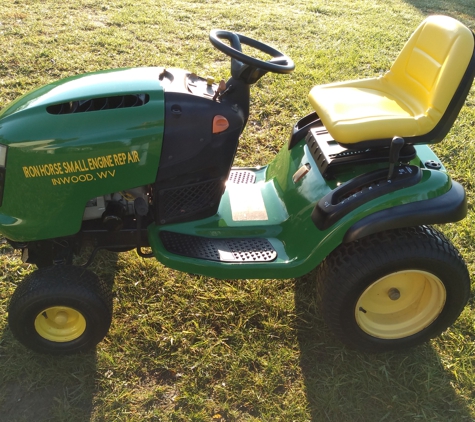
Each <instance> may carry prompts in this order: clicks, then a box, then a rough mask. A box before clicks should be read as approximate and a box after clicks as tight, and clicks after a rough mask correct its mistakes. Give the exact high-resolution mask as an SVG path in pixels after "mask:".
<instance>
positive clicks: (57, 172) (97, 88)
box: [0, 68, 164, 241]
mask: <svg viewBox="0 0 475 422" xmlns="http://www.w3.org/2000/svg"><path fill="white" fill-rule="evenodd" d="M162 70H163V69H162V68H134V69H119V70H112V71H103V72H97V73H90V74H85V75H80V76H76V77H71V78H67V79H63V80H61V81H57V82H55V83H52V84H49V85H46V86H43V87H41V88H38V89H36V90H34V91H32V92H30V93H28V94H26V95H24V96H22V97H20V98H19V99H17V100H16V101H14V102H12V103H11V104H10V105H9V106H7V107H6V108H5V109H4V110H3V111H2V112H1V113H0V145H3V146H6V160H5V161H6V162H5V165H4V167H3V169H2V171H3V173H2V174H3V177H2V180H1V182H2V183H3V185H4V186H3V189H0V193H2V194H3V195H2V196H3V197H2V198H0V199H1V206H0V233H2V234H3V235H4V236H6V237H7V238H9V239H11V240H14V241H26V240H34V239H47V238H54V237H61V236H67V235H72V234H75V233H77V232H78V231H79V229H80V226H81V221H82V214H83V212H84V208H85V206H86V203H87V202H88V201H89V200H91V199H92V198H95V197H97V196H100V195H104V194H107V193H111V192H117V191H121V190H124V189H130V188H134V187H137V186H144V185H147V184H150V183H153V182H154V181H155V178H156V176H157V170H158V163H159V159H160V152H161V147H162V138H163V122H164V89H163V86H162V83H161V82H160V81H159V75H160V73H161V72H162ZM3 151H5V147H3ZM0 188H1V186H0Z"/></svg>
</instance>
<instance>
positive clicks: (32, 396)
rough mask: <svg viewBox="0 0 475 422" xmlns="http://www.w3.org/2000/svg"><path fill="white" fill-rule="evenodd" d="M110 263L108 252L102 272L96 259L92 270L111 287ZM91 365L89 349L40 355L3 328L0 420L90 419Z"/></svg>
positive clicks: (0, 339)
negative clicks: (67, 354)
mask: <svg viewBox="0 0 475 422" xmlns="http://www.w3.org/2000/svg"><path fill="white" fill-rule="evenodd" d="M113 255H115V254H113ZM96 261H97V260H96ZM99 261H100V257H99ZM115 264H116V260H114V262H113V263H112V265H111V259H110V257H109V259H108V264H107V270H106V272H105V271H103V270H104V267H103V266H102V265H101V263H100V262H99V263H97V262H96V264H95V265H94V267H93V268H92V270H93V271H95V272H96V273H98V275H99V276H100V277H101V278H102V279H103V280H105V281H106V282H107V283H108V284H110V285H111V286H112V284H113V282H114V273H113V272H111V271H110V268H111V267H115ZM96 367H97V365H96V352H95V350H93V351H91V352H88V353H82V354H78V355H73V356H50V355H41V354H37V353H34V352H31V351H30V350H28V349H26V348H25V347H23V346H22V345H21V344H20V343H19V342H18V341H16V339H14V337H13V335H12V334H11V332H10V330H9V329H8V327H7V328H5V330H4V331H3V332H2V333H1V334H0V421H9V422H22V421H25V422H27V421H28V422H29V421H36V422H43V421H48V422H49V421H68V422H69V421H70V422H85V421H90V420H91V414H92V401H93V396H94V392H95V387H96V386H95V384H96Z"/></svg>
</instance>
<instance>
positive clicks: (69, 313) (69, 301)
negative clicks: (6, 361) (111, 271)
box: [8, 265, 112, 355]
mask: <svg viewBox="0 0 475 422" xmlns="http://www.w3.org/2000/svg"><path fill="white" fill-rule="evenodd" d="M111 320H112V292H111V289H110V287H109V286H107V285H106V284H105V283H104V282H102V281H101V280H99V278H98V277H97V276H96V275H95V274H94V273H93V272H91V271H89V270H86V269H84V268H80V267H74V266H70V265H58V266H53V267H48V268H41V269H39V270H37V271H35V272H33V273H31V274H30V275H28V276H27V277H25V279H24V280H23V281H22V283H20V284H19V286H18V287H17V289H16V291H15V293H14V294H13V296H12V298H11V300H10V304H9V307H8V324H9V326H10V329H11V331H12V333H13V335H14V336H15V337H16V338H17V339H18V340H19V341H20V342H21V343H23V345H25V346H26V347H28V348H30V349H32V350H34V351H36V352H40V353H50V354H56V355H58V354H72V353H77V352H83V351H87V350H90V349H92V348H93V347H95V346H96V345H97V343H99V342H100V341H101V340H102V339H103V338H104V336H105V335H106V334H107V331H108V330H109V326H110V323H111Z"/></svg>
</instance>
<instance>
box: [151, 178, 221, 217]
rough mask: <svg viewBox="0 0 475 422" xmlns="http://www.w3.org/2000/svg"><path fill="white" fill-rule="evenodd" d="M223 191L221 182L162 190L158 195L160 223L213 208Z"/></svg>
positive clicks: (208, 182)
mask: <svg viewBox="0 0 475 422" xmlns="http://www.w3.org/2000/svg"><path fill="white" fill-rule="evenodd" d="M223 189H224V183H223V182H222V181H221V180H219V179H218V180H212V181H207V182H203V183H196V184H194V185H188V186H185V187H181V188H177V189H163V190H161V191H160V193H159V195H160V198H159V213H160V217H159V218H160V221H161V222H162V224H163V222H166V221H167V220H168V219H170V218H176V217H185V216H189V215H190V214H193V213H196V212H199V211H202V210H206V209H208V208H210V207H214V206H215V205H216V204H217V201H219V198H220V197H221V195H222V193H223Z"/></svg>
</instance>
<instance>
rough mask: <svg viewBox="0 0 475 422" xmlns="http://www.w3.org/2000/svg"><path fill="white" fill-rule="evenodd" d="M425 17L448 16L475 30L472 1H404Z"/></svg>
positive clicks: (474, 3)
mask: <svg viewBox="0 0 475 422" xmlns="http://www.w3.org/2000/svg"><path fill="white" fill-rule="evenodd" d="M405 1H406V3H408V4H411V5H413V6H414V7H416V8H418V9H419V10H420V11H421V12H422V13H424V14H425V15H436V14H442V15H449V16H452V17H454V18H456V19H459V20H460V21H462V22H463V23H465V24H466V25H467V26H469V27H470V28H471V29H475V2H473V0H450V1H447V0H405Z"/></svg>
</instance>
